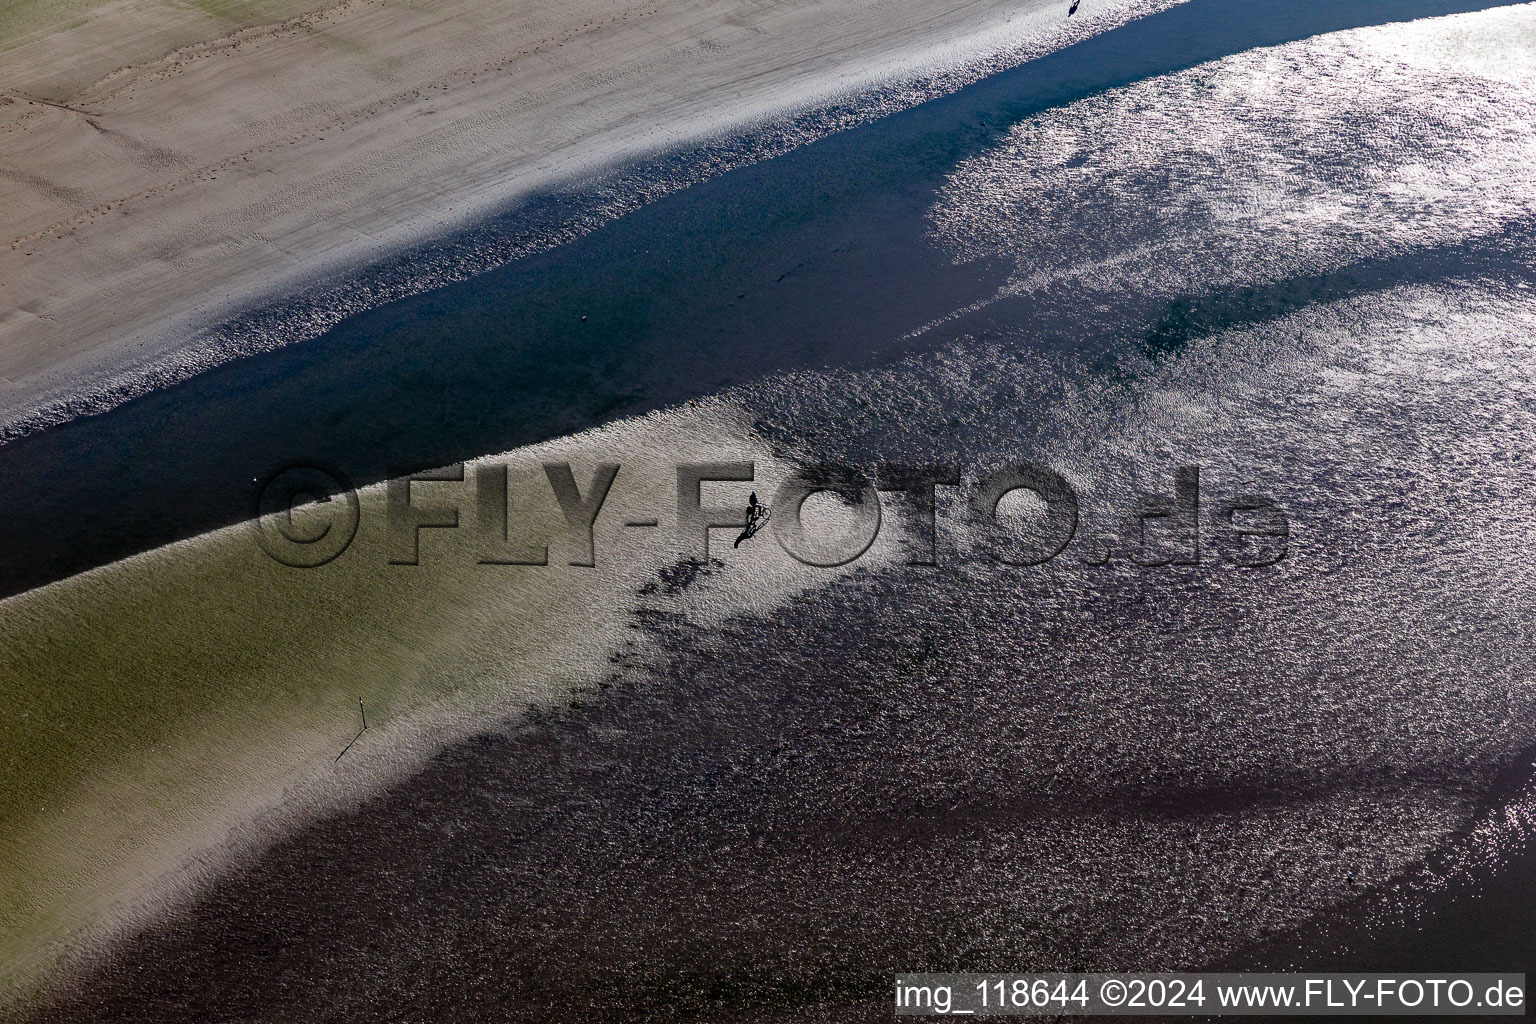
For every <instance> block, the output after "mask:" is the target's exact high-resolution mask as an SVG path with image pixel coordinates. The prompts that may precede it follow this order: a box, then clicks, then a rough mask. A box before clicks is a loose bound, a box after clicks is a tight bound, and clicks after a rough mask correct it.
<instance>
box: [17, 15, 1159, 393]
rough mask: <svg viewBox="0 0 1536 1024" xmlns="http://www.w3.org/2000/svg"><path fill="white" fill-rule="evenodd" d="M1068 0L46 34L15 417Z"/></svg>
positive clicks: (25, 61) (99, 23)
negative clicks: (525, 206) (502, 218)
mask: <svg viewBox="0 0 1536 1024" xmlns="http://www.w3.org/2000/svg"><path fill="white" fill-rule="evenodd" d="M284 2H285V0H272V3H270V4H268V5H265V6H264V7H263V8H262V9H263V10H268V9H269V10H271V11H272V13H274V14H280V13H283V12H284V11H285V10H287V8H285V7H284ZM1057 6H1060V5H1046V4H1041V3H1033V4H1030V5H1027V7H1026V8H1025V9H1023V10H1020V8H1019V6H1018V5H1014V4H1004V3H1001V2H998V0H867V2H860V3H846V2H837V0H795V2H781V3H773V4H766V5H765V4H761V3H746V2H742V0H691V2H687V3H668V4H658V3H632V2H623V0H577V2H575V3H570V4H562V5H559V6H558V7H550V6H548V5H543V4H529V3H517V4H511V5H488V4H484V3H481V2H477V0H444V2H433V3H430V4H428V3H422V2H414V0H347V2H345V3H342V4H340V5H336V6H333V7H328V8H325V9H323V10H319V11H316V12H313V13H309V14H304V15H301V16H297V17H292V18H290V19H289V20H287V21H282V22H278V23H275V24H268V25H264V26H256V27H247V28H243V29H240V30H239V31H236V32H234V33H233V34H226V35H223V36H221V37H220V38H217V39H214V40H213V41H209V42H200V43H193V44H190V45H186V46H183V47H182V48H180V49H177V50H174V51H172V52H170V53H169V54H166V55H163V56H156V57H154V58H153V59H144V58H145V55H146V54H149V53H152V52H154V48H155V47H156V46H158V45H160V44H163V43H164V42H166V41H167V40H168V39H173V38H174V33H171V32H170V30H169V29H168V28H167V26H166V24H165V17H166V15H165V10H164V8H163V7H161V6H159V5H157V4H152V3H148V2H146V3H144V4H141V5H139V6H133V5H108V7H106V8H104V9H101V10H98V11H97V13H96V14H94V15H93V16H92V17H90V18H87V19H86V20H85V21H84V22H83V23H75V24H71V25H67V26H65V27H63V28H62V29H61V31H60V32H59V33H57V34H55V35H47V34H39V33H35V32H34V33H33V34H32V35H31V36H29V37H27V38H26V39H24V40H23V41H22V42H20V43H18V44H16V45H13V46H11V47H10V49H9V50H8V51H7V52H6V61H5V65H6V70H5V71H4V72H0V140H3V141H0V210H3V211H4V213H3V215H0V378H4V384H3V385H0V386H3V387H4V388H5V392H0V393H3V394H4V395H5V397H3V398H0V411H3V412H4V413H5V418H6V419H8V420H11V419H14V418H15V417H16V416H18V415H19V413H20V407H21V406H22V405H24V404H25V402H26V401H27V400H28V398H29V396H33V395H35V393H36V392H37V391H38V389H39V387H40V386H41V382H42V381H43V380H44V379H45V378H50V379H51V381H52V383H51V384H50V387H51V388H52V392H51V393H52V394H54V395H57V394H58V393H60V388H59V387H58V386H57V385H58V381H59V380H61V379H67V382H68V383H71V384H73V383H82V382H83V383H89V382H90V381H92V380H94V379H99V378H100V377H101V375H102V374H104V373H105V372H107V371H108V370H109V369H110V367H111V365H112V362H113V360H114V359H116V360H117V361H118V363H119V364H120V363H121V361H122V360H123V359H124V358H134V359H143V358H144V357H145V356H146V354H153V353H154V352H156V351H158V350H161V349H169V348H174V347H175V346H176V344H177V343H178V342H179V341H182V340H184V339H185V336H186V333H187V332H186V324H187V323H188V322H189V317H190V316H195V315H196V314H197V313H198V311H202V312H204V313H211V312H213V311H215V310H216V309H219V308H221V306H222V305H228V304H230V303H233V302H236V301H237V300H240V299H242V298H248V297H250V296H251V295H252V294H253V293H254V292H255V291H258V290H261V291H271V290H274V289H280V288H281V287H282V286H283V285H284V284H291V283H293V282H297V281H301V280H307V279H309V278H310V277H312V275H313V274H314V273H315V271H316V270H317V268H322V267H325V266H334V265H337V264H338V263H339V262H340V261H344V260H347V259H355V258H359V257H361V256H364V255H369V254H373V255H376V254H378V253H380V252H382V251H385V250H386V249H387V247H388V246H389V245H391V244H392V243H398V242H401V241H403V240H408V239H412V238H419V237H422V236H424V235H428V234H431V233H432V232H433V231H437V230H442V229H444V228H447V227H449V226H451V225H453V224H454V223H456V222H459V221H461V220H462V219H464V218H467V217H470V216H472V215H474V214H476V213H483V212H485V211H486V210H487V209H488V208H490V207H492V206H494V205H496V204H498V203H504V202H507V201H509V200H511V199H514V198H515V197H516V196H517V195H519V194H522V193H525V192H526V191H527V190H529V189H532V188H535V187H538V186H539V185H541V184H547V183H548V182H550V181H551V180H556V179H559V178H562V177H566V176H572V175H579V174H580V173H582V172H583V171H589V170H591V169H593V168H596V167H599V166H602V165H603V164H605V163H607V162H611V161H612V160H614V159H616V158H620V157H622V156H624V155H625V154H635V153H640V152H644V151H647V150H650V149H654V148H655V147H657V146H662V145H666V144H668V143H675V142H677V141H680V140H683V139H686V138H690V137H697V136H699V135H701V134H704V133H707V132H709V131H712V130H717V129H718V128H720V127H721V126H722V125H725V124H730V123H739V122H742V121H744V120H746V119H749V118H751V117H754V116H761V115H762V114H763V113H765V112H767V111H769V110H772V109H774V108H780V107H783V106H785V105H787V104H793V103H794V102H797V101H798V102H807V101H809V100H810V99H812V98H814V97H816V96H824V95H829V94H831V93H835V92H836V91H837V90H838V89H840V88H845V87H848V86H851V85H853V84H856V83H857V82H858V81H860V80H861V77H860V76H863V79H862V80H864V81H867V80H868V78H869V76H870V75H871V74H878V73H879V72H880V69H882V68H884V69H887V70H888V69H889V68H891V67H892V66H896V65H902V64H903V62H905V64H906V65H914V66H915V65H918V64H921V63H922V61H923V59H924V56H925V55H928V56H931V55H932V53H933V52H934V50H935V49H936V48H938V49H943V48H945V47H950V48H951V49H953V48H955V47H963V46H965V45H969V44H967V40H970V41H974V40H976V39H979V38H984V39H986V40H989V41H990V42H991V43H992V44H999V43H1000V42H1002V41H1006V40H1007V39H1008V38H1015V39H1016V38H1020V37H1022V36H1023V35H1026V34H1028V33H1030V32H1034V33H1035V34H1038V29H1039V27H1040V24H1050V25H1058V23H1059V24H1065V22H1064V18H1063V12H1061V11H1057V10H1056V7H1057ZM1101 6H1102V7H1103V8H1104V11H1103V12H1100V13H1103V14H1104V15H1106V16H1108V15H1109V14H1111V13H1113V11H1115V10H1121V13H1123V9H1125V8H1130V7H1133V6H1134V5H1133V4H1126V3H1117V4H1110V3H1105V4H1103V5H1101ZM103 11H104V13H103ZM1088 13H1092V12H1084V14H1088ZM199 17H202V18H204V20H203V21H196V20H194V21H193V22H192V23H191V24H193V25H212V24H214V23H216V22H217V20H218V19H213V18H207V17H205V16H204V15H199ZM136 25H137V26H138V28H137V29H135V28H134V26H136ZM1088 25H1089V22H1088V21H1087V20H1086V19H1083V15H1079V19H1074V29H1076V30H1079V31H1083V32H1086V31H1088ZM181 31H187V30H186V29H181ZM1010 34H1011V35H1010ZM109 44H110V45H109ZM64 53H70V54H78V55H80V56H79V57H78V58H74V57H70V58H67V59H66V58H65V57H64V56H63V54H64ZM119 59H122V60H124V62H125V64H124V66H120V67H119V66H118V65H117V63H116V62H117V61H118V60H119ZM135 59H136V60H137V62H136V63H135V62H133V61H134V60H135ZM71 67H85V68H87V69H89V70H91V71H93V72H100V74H99V75H98V76H97V77H95V78H94V79H93V80H92V82H91V84H88V85H79V84H76V83H72V82H71V75H70V74H66V73H64V72H62V71H60V70H59V69H60V68H71ZM109 68H115V70H110V71H109V70H107V69H109ZM27 97H36V98H35V99H31V98H27ZM45 100H46V102H44V101H45ZM66 390H67V389H66Z"/></svg>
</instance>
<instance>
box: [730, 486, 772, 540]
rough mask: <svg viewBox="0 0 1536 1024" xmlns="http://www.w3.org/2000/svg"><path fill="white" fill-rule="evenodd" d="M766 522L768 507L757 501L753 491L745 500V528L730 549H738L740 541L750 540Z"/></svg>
mask: <svg viewBox="0 0 1536 1024" xmlns="http://www.w3.org/2000/svg"><path fill="white" fill-rule="evenodd" d="M767 521H768V506H767V505H764V504H763V503H762V502H760V501H758V500H757V492H756V491H753V492H752V496H751V497H750V498H748V499H747V528H746V529H745V530H742V531H741V536H740V537H737V538H736V543H734V544H732V545H731V547H733V548H739V547H741V542H742V541H744V540H751V539H752V537H753V536H754V535H756V533H757V531H758V530H761V529H762V528H763V524H764V523H766V522H767Z"/></svg>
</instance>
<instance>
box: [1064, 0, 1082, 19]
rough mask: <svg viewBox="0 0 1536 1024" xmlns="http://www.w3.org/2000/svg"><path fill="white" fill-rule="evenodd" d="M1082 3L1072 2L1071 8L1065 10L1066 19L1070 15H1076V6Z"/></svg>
mask: <svg viewBox="0 0 1536 1024" xmlns="http://www.w3.org/2000/svg"><path fill="white" fill-rule="evenodd" d="M1082 2H1083V0H1072V6H1071V7H1068V8H1067V17H1069V18H1070V17H1072V15H1074V14H1076V13H1077V5H1078V4H1080V3H1082Z"/></svg>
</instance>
